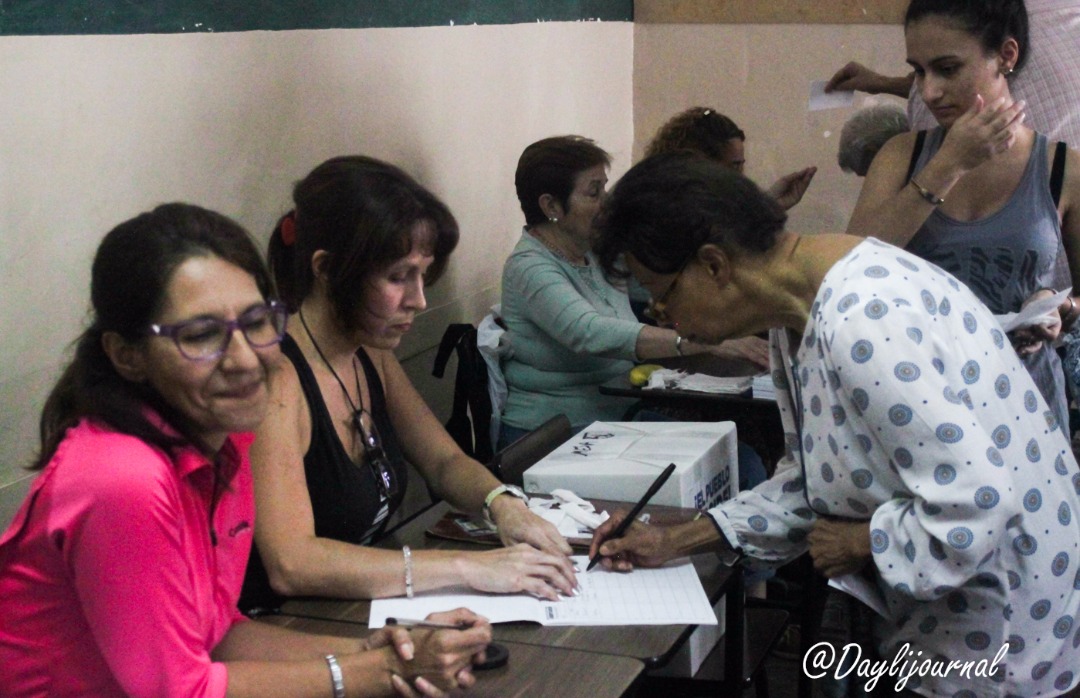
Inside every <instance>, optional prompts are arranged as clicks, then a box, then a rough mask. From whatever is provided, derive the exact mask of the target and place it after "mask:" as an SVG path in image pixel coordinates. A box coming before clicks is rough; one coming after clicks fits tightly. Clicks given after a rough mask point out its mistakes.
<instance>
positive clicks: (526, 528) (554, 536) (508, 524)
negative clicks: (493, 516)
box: [496, 497, 573, 557]
mask: <svg viewBox="0 0 1080 698" xmlns="http://www.w3.org/2000/svg"><path fill="white" fill-rule="evenodd" d="M502 499H506V500H511V504H514V505H515V506H514V507H513V508H512V509H508V510H506V511H505V512H501V513H502V516H500V517H499V518H498V519H497V520H496V523H497V524H498V529H499V539H500V540H501V541H502V542H503V545H515V544H517V543H528V544H529V545H531V546H533V547H534V548H537V549H538V550H543V551H544V552H547V553H551V554H552V555H562V556H564V557H569V556H570V555H571V554H572V553H573V550H572V549H571V548H570V544H569V543H567V542H566V538H565V537H564V536H563V535H562V534H560V533H559V530H558V529H557V528H556V527H555V526H554V525H552V524H551V523H549V522H547V521H545V520H544V519H542V518H541V517H539V516H537V515H536V514H535V513H534V512H532V511H530V510H529V509H528V508H526V506H525V505H524V503H522V502H521V501H520V500H517V499H511V498H510V497H503V498H502Z"/></svg>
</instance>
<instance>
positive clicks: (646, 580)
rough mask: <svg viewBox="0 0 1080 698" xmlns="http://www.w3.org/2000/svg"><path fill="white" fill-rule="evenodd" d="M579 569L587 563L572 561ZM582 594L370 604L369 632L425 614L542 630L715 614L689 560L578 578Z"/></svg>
mask: <svg viewBox="0 0 1080 698" xmlns="http://www.w3.org/2000/svg"><path fill="white" fill-rule="evenodd" d="M573 560H574V562H575V563H576V564H577V567H578V569H580V570H584V569H585V567H586V566H587V565H588V564H589V558H588V557H586V556H584V555H575V556H574V557H573ZM577 578H578V583H579V584H580V585H581V594H579V595H578V596H573V597H567V598H564V599H562V600H561V601H547V600H545V599H538V598H535V597H533V596H530V595H528V594H484V593H480V592H475V591H471V590H467V589H462V588H461V587H454V588H450V589H442V590H437V591H431V592H425V593H422V594H416V595H415V596H414V597H413V598H411V599H406V598H402V597H398V598H393V599H375V600H374V601H372V602H371V615H370V618H369V620H368V626H369V627H371V628H381V627H383V626H384V625H386V619H387V618H392V617H403V618H424V617H426V616H427V615H428V614H429V613H438V612H440V611H451V610H453V609H455V608H468V609H469V610H471V611H473V612H474V613H477V614H479V615H482V616H484V617H486V618H487V619H488V620H490V621H491V622H492V623H509V622H513V621H523V620H524V621H533V622H536V623H540V624H541V625H673V624H686V625H716V613H715V612H714V611H713V609H712V605H711V604H710V603H709V599H708V597H707V596H706V595H705V589H704V588H703V587H702V586H701V580H700V579H698V575H697V570H695V569H694V565H693V563H691V562H690V560H689V558H683V559H681V560H674V561H672V562H670V563H668V564H667V565H665V566H664V567H658V568H652V569H646V568H640V567H639V568H637V569H635V570H634V571H633V572H629V573H623V572H608V571H606V570H603V569H600V568H599V567H597V568H595V569H593V570H592V571H591V572H584V571H582V572H579V573H578V575H577Z"/></svg>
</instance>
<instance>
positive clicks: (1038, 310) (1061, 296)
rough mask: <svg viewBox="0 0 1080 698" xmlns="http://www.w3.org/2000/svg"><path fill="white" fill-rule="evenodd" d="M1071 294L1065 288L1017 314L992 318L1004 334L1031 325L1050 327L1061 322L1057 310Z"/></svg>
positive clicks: (1006, 314)
mask: <svg viewBox="0 0 1080 698" xmlns="http://www.w3.org/2000/svg"><path fill="white" fill-rule="evenodd" d="M1071 293H1072V288H1067V289H1065V290H1064V291H1059V292H1058V293H1056V294H1054V295H1053V296H1047V297H1046V298H1040V299H1039V300H1036V301H1032V302H1031V303H1029V304H1028V305H1027V306H1025V307H1023V308H1021V309H1020V312H1018V313H1004V314H1002V315H995V316H994V317H995V318H997V321H998V322H1000V323H1001V329H1003V330H1005V332H1012V331H1013V330H1018V329H1020V328H1022V327H1031V326H1032V325H1042V326H1046V325H1052V324H1054V323H1055V322H1061V316H1060V315H1059V314H1058V308H1060V307H1061V304H1062V303H1064V302H1065V300H1066V299H1067V298H1068V297H1069V294H1071Z"/></svg>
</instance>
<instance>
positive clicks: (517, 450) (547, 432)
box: [490, 414, 574, 487]
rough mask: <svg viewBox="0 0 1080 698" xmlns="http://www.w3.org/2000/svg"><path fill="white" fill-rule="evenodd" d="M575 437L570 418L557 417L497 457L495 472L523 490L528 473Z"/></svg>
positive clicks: (500, 452) (493, 467) (494, 459)
mask: <svg viewBox="0 0 1080 698" xmlns="http://www.w3.org/2000/svg"><path fill="white" fill-rule="evenodd" d="M573 435H574V432H573V430H572V429H571V428H570V420H569V418H567V416H566V415H565V414H559V415H556V416H554V417H552V418H551V419H549V420H548V421H546V422H544V423H543V424H541V425H540V426H538V427H537V428H536V429H533V430H532V431H530V432H529V433H528V434H526V435H525V436H522V437H521V438H520V439H518V440H517V441H515V442H514V443H512V444H510V445H509V446H507V447H506V448H504V449H503V450H501V451H499V452H498V453H496V454H495V457H494V458H493V459H492V461H491V466H490V467H491V470H492V472H494V473H495V475H496V476H497V477H498V478H499V479H500V480H502V481H503V482H505V483H507V484H510V485H517V486H518V487H521V486H522V484H523V482H524V480H523V475H524V473H525V471H526V470H528V469H529V468H530V467H532V466H533V465H535V464H536V463H537V461H539V460H540V459H541V458H543V457H544V456H546V455H547V454H549V453H551V452H552V451H554V450H555V449H556V448H558V447H559V446H561V445H563V444H564V443H566V442H567V441H568V440H569V439H570V437H571V436H573Z"/></svg>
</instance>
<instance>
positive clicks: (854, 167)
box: [836, 104, 908, 177]
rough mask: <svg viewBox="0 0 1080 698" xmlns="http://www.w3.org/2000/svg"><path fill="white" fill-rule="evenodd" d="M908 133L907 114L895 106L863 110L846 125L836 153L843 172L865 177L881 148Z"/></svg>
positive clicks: (841, 133) (879, 106)
mask: <svg viewBox="0 0 1080 698" xmlns="http://www.w3.org/2000/svg"><path fill="white" fill-rule="evenodd" d="M907 130H908V118H907V114H906V113H905V112H904V110H903V109H902V108H900V107H898V106H896V105H895V104H877V105H874V106H871V107H866V108H864V109H860V110H859V111H857V112H855V114H853V115H852V117H851V118H850V119H848V120H847V121H846V122H844V128H843V130H842V131H840V148H839V150H838V151H837V153H836V161H837V163H838V164H839V165H840V169H842V170H843V171H844V172H854V173H855V174H857V175H858V176H860V177H865V176H866V173H867V171H868V170H869V169H870V163H872V162H873V161H874V156H875V155H877V152H878V151H879V150H881V146H883V145H885V144H886V143H888V142H889V139H891V138H892V137H893V136H895V135H897V134H899V133H904V132H906V131H907Z"/></svg>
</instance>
